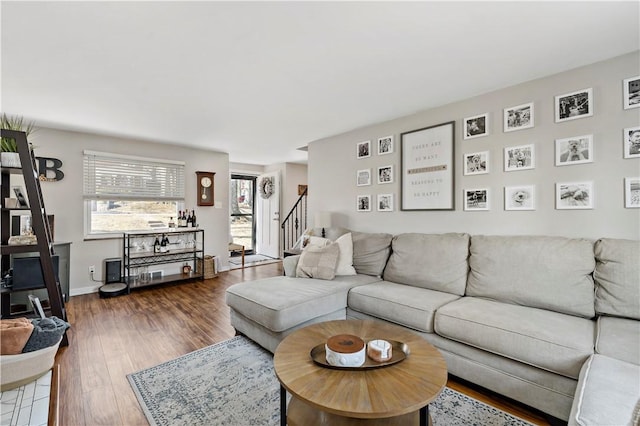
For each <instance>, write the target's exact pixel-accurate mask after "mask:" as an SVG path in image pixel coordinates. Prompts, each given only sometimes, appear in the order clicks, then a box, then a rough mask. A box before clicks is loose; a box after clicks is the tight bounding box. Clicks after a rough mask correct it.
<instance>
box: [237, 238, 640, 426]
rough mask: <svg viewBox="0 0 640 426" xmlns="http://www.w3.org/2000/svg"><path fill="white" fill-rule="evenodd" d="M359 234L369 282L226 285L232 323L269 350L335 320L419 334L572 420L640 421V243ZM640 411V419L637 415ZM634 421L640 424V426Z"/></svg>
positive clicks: (288, 262) (501, 385)
mask: <svg viewBox="0 0 640 426" xmlns="http://www.w3.org/2000/svg"><path fill="white" fill-rule="evenodd" d="M346 232H350V233H351V238H352V244H353V254H352V255H353V267H354V268H355V271H356V272H357V273H356V275H344V276H340V275H338V276H336V277H335V278H333V279H332V280H324V279H316V278H298V277H296V267H297V262H298V260H299V256H295V257H288V258H285V259H284V268H285V276H283V277H273V278H267V279H261V280H256V281H251V282H245V283H240V284H236V285H233V286H231V287H229V289H228V290H227V304H228V305H229V307H230V309H231V323H232V325H233V326H234V327H235V328H236V330H237V331H238V332H239V333H241V334H244V335H246V336H247V337H249V338H251V339H252V340H254V341H256V342H257V343H258V344H260V345H262V346H263V347H265V348H266V349H268V350H270V351H272V352H273V351H275V349H276V347H277V345H278V343H279V342H280V341H281V340H282V339H283V338H284V337H285V336H286V335H287V334H289V333H291V332H292V331H293V330H295V329H297V328H300V327H303V326H306V325H308V324H312V323H316V322H320V321H327V320H334V319H376V320H381V321H388V322H392V323H395V324H399V325H402V326H404V327H407V328H409V329H411V330H413V331H415V332H416V333H418V334H420V335H421V336H423V337H424V338H425V339H426V340H427V341H429V342H430V343H431V344H433V345H434V346H436V347H437V348H438V349H439V350H440V351H441V352H442V354H443V356H444V357H445V359H446V361H447V366H448V369H449V372H450V373H451V374H453V375H455V376H458V377H460V378H462V379H465V380H468V381H470V382H473V383H476V384H478V385H480V386H483V387H485V388H488V389H490V390H493V391H495V392H498V393H500V394H502V395H505V396H507V397H510V398H512V399H515V400H517V401H520V402H523V403H525V404H527V405H529V406H531V407H534V408H536V409H539V410H541V411H543V412H545V413H547V414H549V415H551V416H553V417H556V418H559V419H562V420H565V421H568V423H569V424H571V425H574V424H575V425H598V426H600V425H628V424H638V423H639V420H638V418H639V417H640V416H639V414H638V407H639V406H640V402H639V400H640V242H639V241H631V240H616V239H606V238H603V239H600V240H597V241H590V240H586V239H575V238H574V239H572V238H562V237H551V236H483V235H475V236H470V235H468V234H453V233H451V234H417V233H407V234H400V235H397V236H392V235H390V234H371V233H361V232H354V231H347V230H338V229H332V230H331V232H330V234H329V236H330V237H331V239H334V240H335V239H337V238H338V237H339V236H340V235H342V234H344V233H346ZM634 416H635V420H634ZM634 422H635V423H634Z"/></svg>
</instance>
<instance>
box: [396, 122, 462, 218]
mask: <svg viewBox="0 0 640 426" xmlns="http://www.w3.org/2000/svg"><path fill="white" fill-rule="evenodd" d="M454 129H455V122H454V121H450V122H448V123H443V124H438V125H436V126H431V127H426V128H424V129H418V130H413V131H411V132H406V133H402V134H401V135H400V139H401V151H402V154H401V159H402V160H401V161H402V184H401V186H402V193H401V206H400V209H401V210H453V209H454V196H453V189H454V186H453V184H454V182H453V178H454V174H453V173H454V170H453V165H454V161H453V159H454V152H453V141H454Z"/></svg>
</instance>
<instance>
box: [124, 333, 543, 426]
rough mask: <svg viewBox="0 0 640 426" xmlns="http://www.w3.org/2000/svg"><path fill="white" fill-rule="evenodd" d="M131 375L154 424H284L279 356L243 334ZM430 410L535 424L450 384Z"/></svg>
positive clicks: (442, 415)
mask: <svg viewBox="0 0 640 426" xmlns="http://www.w3.org/2000/svg"><path fill="white" fill-rule="evenodd" d="M127 378H128V379H129V383H130V384H131V386H132V387H133V390H134V392H135V394H136V396H137V398H138V401H139V402H140V405H141V407H142V410H143V411H144V413H145V415H146V416H147V420H148V421H149V423H150V424H151V425H152V426H160V425H162V426H164V425H172V426H176V425H191V426H194V425H208V426H209V425H211V426H213V425H221V426H222V425H234V426H245V425H279V424H280V423H279V422H280V386H279V383H278V379H277V378H276V376H275V373H274V371H273V356H272V355H271V354H270V353H269V352H267V351H265V350H264V349H262V348H261V347H259V346H258V345H256V344H255V343H253V342H251V341H250V340H249V339H247V338H245V337H243V336H236V337H234V338H232V339H230V340H227V341H225V342H222V343H218V344H216V345H212V346H208V347H206V348H203V349H200V350H198V351H195V352H191V353H189V354H187V355H184V356H182V357H180V358H176V359H174V360H171V361H168V362H165V363H163V364H160V365H157V366H155V367H151V368H147V369H146V370H141V371H138V372H137V373H133V374H130V375H128V376H127ZM429 412H430V414H431V417H432V419H433V423H434V425H435V426H472V425H492V426H498V425H514V426H525V425H531V423H528V422H525V421H523V420H521V419H518V418H516V417H513V416H511V415H510V414H508V413H505V412H504V411H501V410H498V409H496V408H493V407H491V406H489V405H486V404H484V403H482V402H480V401H477V400H475V399H473V398H470V397H468V396H466V395H463V394H461V393H459V392H456V391H454V390H452V389H449V388H445V389H444V391H443V392H442V393H441V394H440V396H439V397H438V399H436V401H434V402H433V403H432V404H431V405H429Z"/></svg>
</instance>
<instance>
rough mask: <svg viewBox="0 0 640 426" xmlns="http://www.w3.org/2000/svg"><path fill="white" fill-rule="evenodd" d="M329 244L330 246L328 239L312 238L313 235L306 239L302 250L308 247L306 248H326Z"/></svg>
mask: <svg viewBox="0 0 640 426" xmlns="http://www.w3.org/2000/svg"><path fill="white" fill-rule="evenodd" d="M329 244H331V240H330V239H328V238H322V237H314V236H313V235H311V236H309V237H308V239H307V242H306V244H304V243H303V246H302V248H305V247H308V246H312V247H320V248H322V247H326V246H328V245H329Z"/></svg>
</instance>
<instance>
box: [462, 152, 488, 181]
mask: <svg viewBox="0 0 640 426" xmlns="http://www.w3.org/2000/svg"><path fill="white" fill-rule="evenodd" d="M486 173H489V151H482V152H472V153H470V154H464V174H465V176H469V175H483V174H486Z"/></svg>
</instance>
